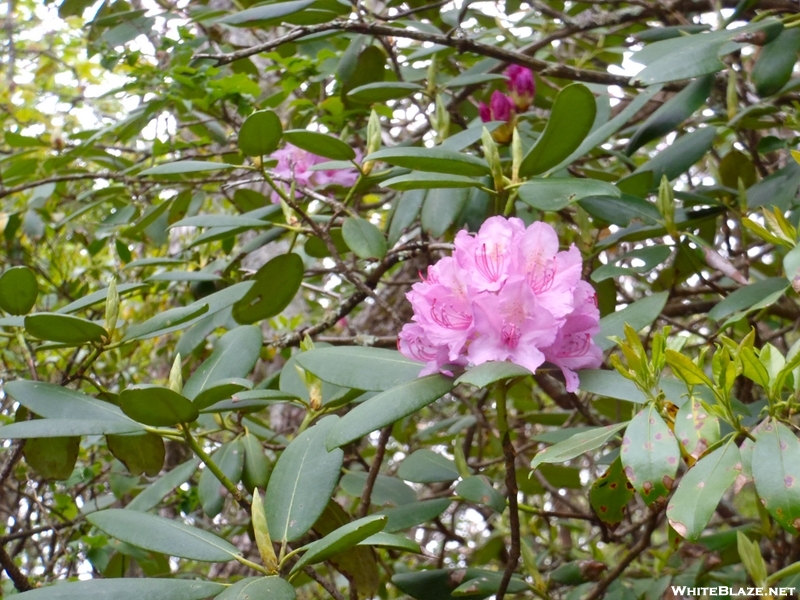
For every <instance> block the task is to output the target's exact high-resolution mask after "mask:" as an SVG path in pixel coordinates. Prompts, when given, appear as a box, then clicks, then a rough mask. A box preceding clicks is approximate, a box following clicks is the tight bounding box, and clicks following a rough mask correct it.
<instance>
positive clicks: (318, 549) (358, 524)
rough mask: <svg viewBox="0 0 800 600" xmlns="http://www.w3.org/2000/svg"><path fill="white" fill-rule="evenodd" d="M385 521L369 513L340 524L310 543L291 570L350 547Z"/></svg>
mask: <svg viewBox="0 0 800 600" xmlns="http://www.w3.org/2000/svg"><path fill="white" fill-rule="evenodd" d="M386 521H387V517H386V516H385V515H370V516H368V517H364V518H362V519H358V520H356V521H353V522H351V523H347V524H346V525H342V526H341V527H339V528H338V529H336V530H334V531H332V532H331V533H329V534H328V535H326V536H325V537H324V538H322V539H321V540H317V541H316V542H314V543H313V544H310V545H309V546H308V547H307V549H306V552H305V554H303V557H302V558H301V559H300V560H298V561H297V563H295V565H294V567H292V571H291V572H292V573H296V572H297V571H299V570H300V569H302V568H303V567H305V566H306V565H313V564H316V563H320V562H322V561H324V560H327V559H328V558H330V557H331V556H334V555H336V554H339V553H340V552H342V551H343V550H347V549H348V548H352V547H353V546H355V545H356V544H358V543H359V542H360V541H362V540H364V539H366V538H368V537H369V536H371V535H373V534H375V533H378V532H379V531H381V530H382V529H383V528H384V526H385V525H386Z"/></svg>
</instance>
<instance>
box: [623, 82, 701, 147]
mask: <svg viewBox="0 0 800 600" xmlns="http://www.w3.org/2000/svg"><path fill="white" fill-rule="evenodd" d="M713 83H714V77H713V76H712V75H707V76H705V77H701V78H699V79H697V80H695V81H693V82H692V83H690V84H689V85H687V86H686V87H685V88H684V89H683V90H681V91H680V92H679V93H677V94H675V96H673V97H672V98H670V99H669V100H668V101H667V102H665V103H664V104H662V105H661V106H660V107H659V108H658V110H656V111H655V112H654V113H653V114H652V115H650V116H649V117H647V120H646V121H645V122H644V123H642V124H641V125H640V126H639V128H638V129H637V130H636V133H634V134H633V137H632V138H631V139H630V141H629V142H628V145H627V146H626V148H625V153H626V154H627V155H628V156H630V155H631V154H633V153H634V152H636V150H637V149H639V148H641V147H642V146H644V145H645V144H646V143H647V142H650V141H652V140H655V139H657V138H660V137H662V136H665V135H666V134H668V133H669V132H671V131H674V130H675V129H676V128H677V127H678V125H680V124H681V123H683V122H684V121H685V120H686V119H688V118H689V117H691V116H692V115H693V114H694V112H695V111H696V110H697V109H698V108H700V107H701V106H702V105H703V103H704V102H705V101H706V99H707V98H708V95H709V94H710V93H711V86H712V84H713Z"/></svg>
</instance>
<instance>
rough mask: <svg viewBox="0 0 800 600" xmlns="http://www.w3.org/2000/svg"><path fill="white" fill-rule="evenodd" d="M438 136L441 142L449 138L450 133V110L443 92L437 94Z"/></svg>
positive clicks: (436, 118)
mask: <svg viewBox="0 0 800 600" xmlns="http://www.w3.org/2000/svg"><path fill="white" fill-rule="evenodd" d="M435 121H436V138H437V141H438V142H439V143H440V144H441V143H442V142H443V141H445V140H446V139H447V136H448V135H449V133H450V112H449V111H448V110H447V103H446V102H445V100H444V98H443V97H442V96H441V94H437V95H436V114H435Z"/></svg>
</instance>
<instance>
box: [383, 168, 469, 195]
mask: <svg viewBox="0 0 800 600" xmlns="http://www.w3.org/2000/svg"><path fill="white" fill-rule="evenodd" d="M482 185H483V184H482V183H481V182H480V181H478V180H477V179H471V178H470V177H466V176H464V175H448V174H446V173H422V172H420V171H413V172H411V173H408V174H407V175H398V176H397V177H392V178H390V179H387V180H385V181H382V182H381V187H387V188H391V189H393V190H399V191H401V192H405V191H412V190H437V189H451V188H454V189H458V188H470V187H476V188H479V187H481V186H482Z"/></svg>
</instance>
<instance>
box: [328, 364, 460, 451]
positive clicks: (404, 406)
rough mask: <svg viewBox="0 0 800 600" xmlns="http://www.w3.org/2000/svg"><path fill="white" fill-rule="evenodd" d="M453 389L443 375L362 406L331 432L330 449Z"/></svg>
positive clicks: (412, 411)
mask: <svg viewBox="0 0 800 600" xmlns="http://www.w3.org/2000/svg"><path fill="white" fill-rule="evenodd" d="M452 387H453V381H452V380H451V379H448V378H447V377H443V376H442V375H430V376H428V377H422V378H421V379H415V380H414V381H411V382H409V383H405V384H402V385H399V386H397V387H394V388H392V389H390V390H387V391H385V392H383V393H381V394H378V395H377V396H374V397H372V398H370V399H369V400H367V401H366V402H364V403H363V404H359V405H358V406H357V407H356V408H354V409H353V410H351V411H350V412H349V413H347V414H346V415H345V416H344V417H342V419H341V420H340V421H339V422H338V423H337V424H336V425H335V426H334V427H333V428H332V429H331V433H330V435H329V437H328V442H327V445H328V448H338V447H340V446H344V445H345V444H348V443H350V442H352V441H353V440H357V439H358V438H360V437H362V436H364V435H367V434H368V433H371V432H373V431H375V430H376V429H380V428H381V427H384V426H386V425H389V424H390V423H394V422H395V421H398V420H400V419H402V418H403V417H407V416H408V415H410V414H413V413H415V412H416V411H418V410H420V409H421V408H423V407H425V406H427V405H428V404H430V403H431V402H433V401H434V400H436V399H438V398H441V397H442V396H444V395H445V394H446V393H447V392H449V391H450V390H451V389H452Z"/></svg>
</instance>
